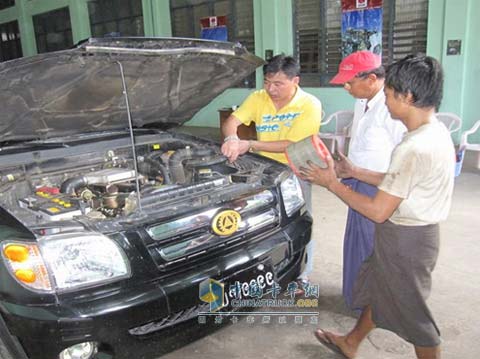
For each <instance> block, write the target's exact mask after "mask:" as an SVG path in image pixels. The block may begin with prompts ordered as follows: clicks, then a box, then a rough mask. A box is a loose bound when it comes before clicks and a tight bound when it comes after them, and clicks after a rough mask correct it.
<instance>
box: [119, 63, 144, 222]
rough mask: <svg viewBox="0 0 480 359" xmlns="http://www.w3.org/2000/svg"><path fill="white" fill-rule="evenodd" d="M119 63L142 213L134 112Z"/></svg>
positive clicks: (140, 205) (139, 208)
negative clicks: (134, 133) (133, 119)
mask: <svg viewBox="0 0 480 359" xmlns="http://www.w3.org/2000/svg"><path fill="white" fill-rule="evenodd" d="M117 64H118V66H119V67H120V74H121V76H122V84H123V97H124V98H125V105H126V106H127V116H128V129H129V130H130V141H131V143H132V155H133V166H134V169H135V185H136V189H137V202H138V210H139V211H140V213H141V212H142V202H141V197H140V183H139V181H138V166H137V151H136V149H135V136H134V135H133V123H132V114H131V113H130V103H129V102H128V91H127V82H126V81H125V75H124V73H123V65H122V63H121V62H120V61H117Z"/></svg>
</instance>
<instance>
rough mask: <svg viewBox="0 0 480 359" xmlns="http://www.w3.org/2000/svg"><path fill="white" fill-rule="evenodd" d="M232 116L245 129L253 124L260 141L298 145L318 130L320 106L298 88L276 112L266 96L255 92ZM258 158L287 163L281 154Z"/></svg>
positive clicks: (260, 91)
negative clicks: (286, 141)
mask: <svg viewBox="0 0 480 359" xmlns="http://www.w3.org/2000/svg"><path fill="white" fill-rule="evenodd" d="M233 116H235V117H236V118H238V119H239V120H240V121H241V122H242V123H243V124H245V125H247V126H248V125H250V123H251V122H252V121H253V122H255V127H256V130H257V139H258V140H259V141H267V142H268V141H281V140H289V141H292V142H298V141H300V140H303V139H304V138H305V137H308V136H311V135H314V134H317V133H318V131H319V130H320V122H321V120H322V104H321V102H320V100H319V99H318V98H316V97H315V96H313V95H311V94H309V93H306V92H305V91H303V90H302V89H301V88H300V87H297V92H296V93H295V96H294V97H293V99H292V100H291V101H290V102H289V103H288V104H287V105H286V106H284V107H283V108H281V109H280V110H279V111H277V110H276V109H275V105H274V104H273V102H272V100H271V99H270V96H269V95H268V93H267V92H266V91H265V90H258V91H255V92H253V93H251V94H250V95H249V96H248V97H247V99H246V100H245V101H244V102H243V103H242V105H241V106H240V107H239V108H238V109H237V110H236V111H235V112H234V113H233ZM259 154H261V155H263V156H265V157H269V158H272V159H274V160H276V161H278V162H281V163H288V162H287V158H286V157H285V154H284V153H274V152H263V151H260V152H259Z"/></svg>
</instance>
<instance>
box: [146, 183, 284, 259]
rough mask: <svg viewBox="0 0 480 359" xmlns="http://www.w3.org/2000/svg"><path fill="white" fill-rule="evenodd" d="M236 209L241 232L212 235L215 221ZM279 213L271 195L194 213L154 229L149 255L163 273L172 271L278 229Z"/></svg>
mask: <svg viewBox="0 0 480 359" xmlns="http://www.w3.org/2000/svg"><path fill="white" fill-rule="evenodd" d="M226 209H233V210H234V211H236V212H238V213H239V214H240V216H241V220H240V223H239V228H238V229H237V230H236V232H235V233H233V234H232V235H229V236H221V235H217V234H215V233H214V232H213V231H212V221H213V219H214V217H215V216H216V215H217V214H218V213H219V212H221V211H222V210H226ZM279 223H280V216H279V211H278V208H277V205H276V202H275V197H274V196H273V194H272V193H271V192H270V191H263V192H261V193H258V194H256V195H254V196H250V197H247V198H242V199H237V200H235V201H232V202H231V203H227V204H225V205H224V206H222V207H218V208H213V209H208V210H204V211H202V212H197V213H190V214H189V215H188V216H184V217H180V218H175V219H174V220H171V221H169V222H165V223H159V224H155V225H152V226H150V227H149V228H148V229H147V233H148V235H149V237H150V239H151V240H150V241H149V243H148V245H147V247H148V249H149V252H150V254H151V256H152V258H153V260H154V261H155V263H156V264H157V266H158V267H159V268H160V269H166V268H167V267H172V266H174V265H175V264H179V263H180V262H183V261H185V260H187V259H188V260H192V259H195V258H199V257H201V256H204V255H206V254H207V253H211V252H213V251H216V250H220V249H224V248H230V247H233V246H235V245H238V244H239V243H243V242H245V241H248V240H249V239H251V238H253V237H254V236H255V235H256V234H258V233H260V232H262V233H263V232H265V231H268V230H269V229H273V228H276V227H278V225H279Z"/></svg>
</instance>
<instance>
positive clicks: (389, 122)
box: [348, 88, 407, 172]
mask: <svg viewBox="0 0 480 359" xmlns="http://www.w3.org/2000/svg"><path fill="white" fill-rule="evenodd" d="M366 106H367V100H366V99H359V100H357V101H356V102H355V113H354V117H353V124H352V131H351V140H350V145H349V149H348V158H349V159H350V160H351V161H352V162H353V163H354V164H355V165H356V166H358V167H360V168H365V169H368V170H371V171H375V172H386V171H387V169H388V166H389V165H390V160H391V155H392V151H393V149H394V148H395V146H396V145H397V144H398V143H400V141H401V140H402V138H403V135H404V133H405V132H406V131H407V128H406V127H405V125H404V124H403V123H402V122H401V121H400V120H394V119H392V118H391V117H390V112H389V111H388V108H387V106H386V105H385V94H384V92H383V88H382V89H381V90H380V91H379V92H378V93H377V94H376V95H375V96H374V97H373V98H372V99H371V100H370V101H369V102H368V110H367V111H365V109H366Z"/></svg>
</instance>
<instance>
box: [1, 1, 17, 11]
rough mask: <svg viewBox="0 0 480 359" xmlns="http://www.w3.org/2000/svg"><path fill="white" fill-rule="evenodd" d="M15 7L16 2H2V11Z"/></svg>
mask: <svg viewBox="0 0 480 359" xmlns="http://www.w3.org/2000/svg"><path fill="white" fill-rule="evenodd" d="M12 6H15V0H0V10H3V9H6V8H9V7H12Z"/></svg>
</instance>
